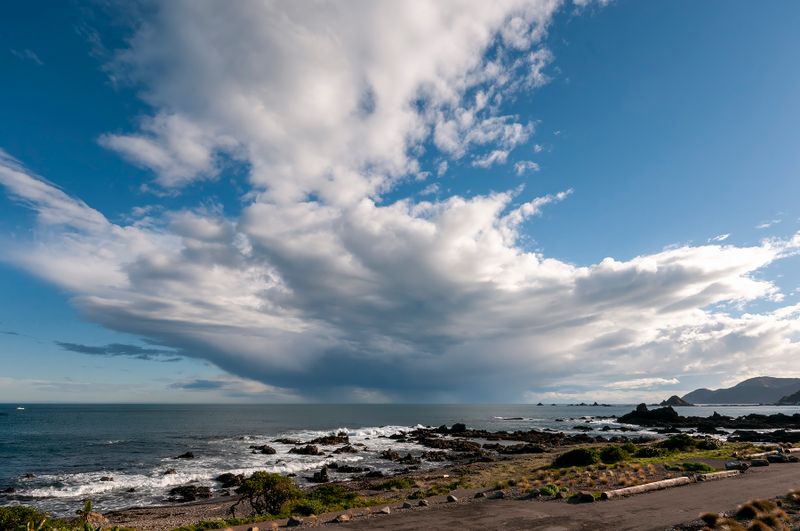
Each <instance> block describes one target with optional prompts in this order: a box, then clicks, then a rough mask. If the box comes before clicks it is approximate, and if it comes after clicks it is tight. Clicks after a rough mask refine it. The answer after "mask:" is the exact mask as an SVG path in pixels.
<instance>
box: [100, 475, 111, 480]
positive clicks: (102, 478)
mask: <svg viewBox="0 0 800 531" xmlns="http://www.w3.org/2000/svg"><path fill="white" fill-rule="evenodd" d="M100 481H114V478H112V477H111V476H103V477H101V478H100Z"/></svg>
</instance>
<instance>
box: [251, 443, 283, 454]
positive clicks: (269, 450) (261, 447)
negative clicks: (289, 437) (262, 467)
mask: <svg viewBox="0 0 800 531" xmlns="http://www.w3.org/2000/svg"><path fill="white" fill-rule="evenodd" d="M250 449H251V450H253V453H254V454H265V455H272V454H274V453H277V452H276V450H275V448H273V447H272V446H269V445H267V444H258V445H256V444H254V445H251V446H250Z"/></svg>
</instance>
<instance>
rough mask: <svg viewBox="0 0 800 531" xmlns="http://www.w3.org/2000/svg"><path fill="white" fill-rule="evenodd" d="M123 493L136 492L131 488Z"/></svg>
mask: <svg viewBox="0 0 800 531" xmlns="http://www.w3.org/2000/svg"><path fill="white" fill-rule="evenodd" d="M125 492H136V489H135V488H133V487H131V488H129V489H128V490H126V491H125Z"/></svg>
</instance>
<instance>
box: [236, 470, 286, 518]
mask: <svg viewBox="0 0 800 531" xmlns="http://www.w3.org/2000/svg"><path fill="white" fill-rule="evenodd" d="M236 493H237V494H241V495H242V496H243V497H244V499H247V501H249V502H250V505H251V506H252V507H253V510H254V511H255V512H256V513H258V514H279V513H280V512H281V509H282V508H283V506H284V505H285V504H286V503H287V502H289V501H292V500H297V499H298V498H300V497H301V492H300V489H298V488H297V487H296V486H295V485H294V483H293V482H292V480H291V479H289V478H287V477H283V476H281V475H280V474H272V473H269V472H254V473H253V475H252V476H250V477H249V478H247V479H245V480H244V482H243V483H242V484H241V486H239V487H237V488H236ZM238 503H239V502H237V504H236V505H238ZM236 505H234V507H231V512H233V510H234V508H235V507H236Z"/></svg>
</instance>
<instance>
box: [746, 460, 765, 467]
mask: <svg viewBox="0 0 800 531" xmlns="http://www.w3.org/2000/svg"><path fill="white" fill-rule="evenodd" d="M750 466H755V467H762V466H769V461H768V460H766V459H751V460H750Z"/></svg>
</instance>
